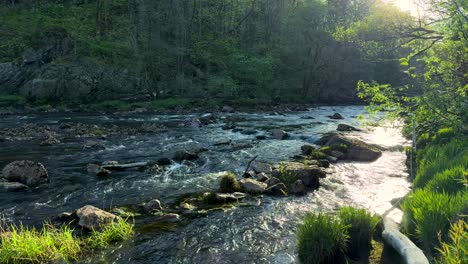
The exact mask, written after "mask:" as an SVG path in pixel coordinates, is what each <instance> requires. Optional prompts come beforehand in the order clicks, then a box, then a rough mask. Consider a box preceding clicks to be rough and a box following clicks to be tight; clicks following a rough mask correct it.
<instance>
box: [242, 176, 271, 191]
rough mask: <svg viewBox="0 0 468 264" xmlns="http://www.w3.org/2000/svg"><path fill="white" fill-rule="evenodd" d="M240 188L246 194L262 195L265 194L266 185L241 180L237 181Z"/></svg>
mask: <svg viewBox="0 0 468 264" xmlns="http://www.w3.org/2000/svg"><path fill="white" fill-rule="evenodd" d="M239 183H240V185H241V188H242V190H243V191H244V192H246V193H248V194H262V193H265V192H266V189H267V186H268V185H267V184H266V183H264V182H259V181H256V180H253V179H242V180H240V181H239Z"/></svg>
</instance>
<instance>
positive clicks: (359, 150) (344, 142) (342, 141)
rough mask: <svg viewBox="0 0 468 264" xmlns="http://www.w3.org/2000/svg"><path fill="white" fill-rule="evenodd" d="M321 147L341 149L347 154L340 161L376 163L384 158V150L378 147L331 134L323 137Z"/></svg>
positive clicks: (320, 141) (320, 142)
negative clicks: (381, 157)
mask: <svg viewBox="0 0 468 264" xmlns="http://www.w3.org/2000/svg"><path fill="white" fill-rule="evenodd" d="M318 143H319V144H320V145H324V146H330V148H331V149H332V150H333V149H334V148H339V149H340V150H343V151H344V152H345V153H344V155H343V157H340V159H344V160H356V161H375V160H377V159H378V158H380V156H382V148H381V147H379V146H376V145H371V144H367V143H365V142H363V141H361V140H359V139H354V138H347V137H344V136H342V135H339V134H329V135H325V136H324V137H322V138H321V139H320V140H319V142H318Z"/></svg>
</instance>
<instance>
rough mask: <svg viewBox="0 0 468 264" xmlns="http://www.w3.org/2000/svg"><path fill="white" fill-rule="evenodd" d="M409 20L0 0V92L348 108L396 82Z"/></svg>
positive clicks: (171, 4)
mask: <svg viewBox="0 0 468 264" xmlns="http://www.w3.org/2000/svg"><path fill="white" fill-rule="evenodd" d="M412 22H413V19H412V17H411V16H410V15H409V13H405V12H402V11H400V10H399V9H398V8H396V7H395V6H393V5H391V4H385V3H383V2H381V1H374V0H358V1H326V2H325V1H320V0H305V1H289V0H278V1H276V0H275V1H268V0H255V1H253V0H236V1H227V0H226V1H216V0H193V1H151V0H145V1H142V0H138V1H137V0H131V1H127V0H99V1H86V0H83V1H75V0H70V1H45V0H37V1H26V0H22V1H3V3H2V8H1V25H0V32H1V34H0V38H1V39H0V43H1V44H0V45H1V46H0V62H1V63H3V65H2V68H3V69H2V75H1V77H2V79H1V80H2V82H3V83H4V84H3V85H2V88H1V90H0V94H14V95H19V96H21V97H23V98H25V99H27V100H28V101H38V102H40V103H42V104H45V103H51V104H55V105H56V104H58V103H67V102H75V103H93V102H96V101H112V100H122V99H123V100H124V101H125V100H127V101H129V102H135V101H137V102H138V101H141V100H145V101H153V100H158V99H168V98H172V99H174V98H177V99H178V101H177V102H178V103H181V104H184V103H190V102H192V101H195V102H197V101H204V103H207V102H205V100H204V98H206V97H209V98H210V102H208V103H210V104H212V105H214V106H216V105H222V104H229V103H231V104H239V105H251V104H259V105H262V104H272V103H273V102H275V103H278V102H280V103H306V102H307V103H335V104H337V103H357V102H360V101H359V100H358V98H357V97H356V90H355V87H356V83H357V81H359V80H364V81H371V80H375V81H377V82H379V83H389V84H392V85H396V86H398V85H401V84H403V83H404V79H405V77H406V75H405V74H404V73H402V68H401V66H400V62H399V59H400V58H401V57H406V56H407V55H408V54H409V49H408V48H407V47H405V46H404V45H403V44H405V41H408V40H409V39H410V38H412V37H414V36H416V35H423V34H424V32H418V31H415V30H416V29H415V28H414V27H413V26H415V25H414V24H413V25H412ZM413 35H414V36H413ZM423 38H424V37H423ZM50 87H54V88H50ZM113 103H114V104H117V105H118V103H117V102H110V103H108V104H109V105H110V106H112V105H113Z"/></svg>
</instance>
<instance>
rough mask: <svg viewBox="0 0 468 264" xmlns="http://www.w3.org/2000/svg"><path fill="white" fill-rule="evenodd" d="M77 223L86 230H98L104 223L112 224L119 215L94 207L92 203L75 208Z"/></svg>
mask: <svg viewBox="0 0 468 264" xmlns="http://www.w3.org/2000/svg"><path fill="white" fill-rule="evenodd" d="M76 216H77V217H78V219H79V221H78V225H79V226H81V227H83V228H86V229H88V230H99V229H101V228H102V227H104V226H105V225H108V224H112V223H114V222H116V221H118V220H119V217H118V216H116V215H114V214H111V213H109V212H106V211H104V210H101V209H99V208H96V207H94V206H92V205H86V206H83V207H81V208H80V209H78V210H76Z"/></svg>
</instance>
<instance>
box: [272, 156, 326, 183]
mask: <svg viewBox="0 0 468 264" xmlns="http://www.w3.org/2000/svg"><path fill="white" fill-rule="evenodd" d="M280 166H281V168H280V170H276V171H274V172H273V176H275V175H276V177H278V178H282V177H290V178H291V179H292V180H298V179H299V180H301V181H302V182H303V183H304V185H305V186H306V187H308V188H311V189H314V190H315V189H318V188H319V187H320V178H325V176H326V173H325V172H324V171H323V170H322V169H320V168H319V167H318V166H315V165H305V164H303V163H299V162H283V163H281V165H280Z"/></svg>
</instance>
